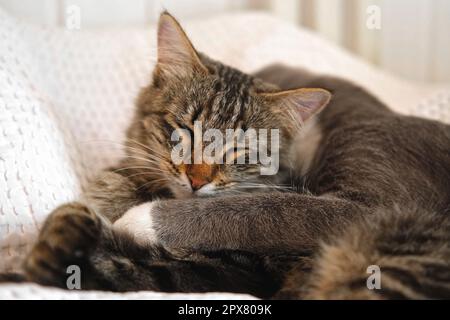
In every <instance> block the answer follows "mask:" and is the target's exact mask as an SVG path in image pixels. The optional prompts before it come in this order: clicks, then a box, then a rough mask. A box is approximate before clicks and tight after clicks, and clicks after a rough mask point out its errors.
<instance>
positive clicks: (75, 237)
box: [24, 202, 102, 288]
mask: <svg viewBox="0 0 450 320" xmlns="http://www.w3.org/2000/svg"><path fill="white" fill-rule="evenodd" d="M101 233H102V222H101V219H100V218H99V217H98V216H97V215H96V214H95V213H94V212H93V211H92V210H90V209H89V208H88V207H86V206H84V205H82V204H80V203H76V202H74V203H69V204H65V205H62V206H60V207H58V208H56V209H55V210H54V211H53V212H52V213H51V214H50V216H49V217H48V218H47V220H46V221H45V223H44V225H43V227H42V229H41V232H40V234H39V237H38V240H37V242H36V244H35V245H34V247H33V249H32V250H31V252H30V254H29V255H28V256H27V258H26V259H25V263H24V271H25V275H26V277H27V279H28V280H29V281H32V282H36V283H39V284H43V285H50V286H57V287H62V288H66V281H67V278H68V271H67V270H68V267H69V266H77V267H79V268H80V270H82V272H83V274H84V276H83V280H84V282H86V281H89V277H88V274H87V272H88V270H89V255H90V253H91V252H92V251H93V250H94V248H95V247H96V245H97V244H98V242H99V240H100V237H101Z"/></svg>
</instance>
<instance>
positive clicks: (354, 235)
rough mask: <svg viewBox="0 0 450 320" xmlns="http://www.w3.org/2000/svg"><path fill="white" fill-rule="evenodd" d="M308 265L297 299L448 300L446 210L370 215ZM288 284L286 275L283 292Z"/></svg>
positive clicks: (449, 258)
mask: <svg viewBox="0 0 450 320" xmlns="http://www.w3.org/2000/svg"><path fill="white" fill-rule="evenodd" d="M313 265H314V267H313V271H312V274H311V276H310V277H308V278H307V280H306V285H304V286H303V287H300V288H299V287H297V290H298V291H297V292H298V295H299V296H298V298H299V297H301V298H307V299H450V215H449V213H448V212H447V213H446V212H440V213H431V212H426V211H424V210H419V209H413V210H401V209H399V208H393V209H390V210H384V211H383V212H379V213H376V214H373V215H370V216H368V217H366V218H365V219H364V220H362V221H359V222H358V223H355V224H353V225H351V226H350V227H349V229H347V230H346V231H345V232H344V233H343V235H341V236H339V237H337V238H336V239H335V240H334V241H329V242H328V243H327V244H324V245H323V247H322V251H321V253H320V255H319V256H318V258H317V260H316V261H315V262H314V264H313ZM297 284H298V283H297ZM289 286H290V288H289ZM292 286H293V283H292V281H291V283H289V279H288V281H287V287H286V289H285V293H286V292H289V290H290V293H291V294H292V292H295V290H293V287H292ZM300 295H301V296H300Z"/></svg>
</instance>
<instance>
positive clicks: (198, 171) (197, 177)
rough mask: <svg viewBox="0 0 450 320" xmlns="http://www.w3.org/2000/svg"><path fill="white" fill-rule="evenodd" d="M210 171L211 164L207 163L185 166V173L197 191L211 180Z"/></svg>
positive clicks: (193, 188)
mask: <svg viewBox="0 0 450 320" xmlns="http://www.w3.org/2000/svg"><path fill="white" fill-rule="evenodd" d="M211 173H212V169H211V166H209V165H207V164H191V165H188V166H187V168H186V175H187V177H188V178H189V181H190V183H191V186H192V190H194V191H197V190H198V189H200V188H201V187H203V186H204V185H205V184H208V183H209V182H210V181H211Z"/></svg>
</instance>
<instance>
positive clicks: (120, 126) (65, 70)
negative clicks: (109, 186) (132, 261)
mask: <svg viewBox="0 0 450 320" xmlns="http://www.w3.org/2000/svg"><path fill="white" fill-rule="evenodd" d="M182 22H183V21H182ZM184 25H185V27H186V30H187V33H188V34H189V35H190V36H191V38H192V40H193V43H194V45H195V46H196V47H197V48H198V49H199V50H200V51H203V52H205V53H207V54H208V55H210V56H211V57H213V58H215V59H218V60H221V61H223V62H226V63H228V64H230V65H233V66H235V67H238V68H241V69H243V70H244V71H254V70H257V69H258V68H261V67H263V66H265V65H267V64H269V63H273V62H283V63H285V64H288V65H292V66H300V67H306V68H310V69H312V70H314V71H317V72H324V73H329V74H335V75H339V76H343V77H347V78H349V79H352V80H354V81H357V82H358V83H361V84H362V85H364V86H366V87H367V88H369V89H370V90H372V91H373V92H374V93H375V94H377V95H378V96H379V97H380V98H381V99H382V100H384V101H385V102H387V103H388V104H389V105H390V106H391V107H392V108H394V109H396V110H398V111H400V112H404V113H410V114H411V113H413V114H417V115H421V116H425V117H430V118H434V119H441V120H444V121H449V122H450V89H449V88H450V86H427V85H419V84H413V83H409V82H406V81H402V80H399V79H396V78H395V77H393V76H390V75H387V74H385V73H383V72H381V71H379V70H376V69H375V68H373V67H371V66H369V65H367V64H365V63H364V62H362V61H360V60H359V59H357V58H356V57H353V56H351V55H349V54H348V53H346V52H344V51H343V50H341V49H339V48H337V47H335V46H333V45H332V44H330V43H328V42H326V41H324V40H322V39H321V38H319V37H317V35H315V34H313V33H310V32H308V31H306V30H301V29H298V28H297V27H294V26H291V25H289V24H286V23H284V22H281V21H278V20H276V19H274V18H271V17H269V16H266V15H263V14H259V13H245V14H231V15H230V14H229V15H224V16H219V17H215V18H210V19H208V20H202V21H197V22H196V21H193V22H186V23H185V24H184ZM155 42H156V40H155V28H154V27H151V28H148V29H145V30H144V29H130V30H114V29H109V30H101V31H68V30H63V29H49V28H41V27H38V26H32V25H27V24H25V23H23V22H21V21H18V20H17V19H15V18H13V17H11V16H9V15H8V14H7V13H5V12H4V11H2V10H1V8H0V272H2V271H14V270H17V268H18V267H19V265H20V263H21V258H22V257H23V255H24V254H25V253H26V252H27V250H29V248H30V245H31V244H32V243H33V240H34V239H35V237H36V234H37V232H38V230H39V227H40V225H41V223H42V222H43V221H44V219H45V217H46V216H47V215H48V213H49V212H51V211H52V209H53V208H55V207H56V206H57V205H59V204H61V203H64V202H67V201H70V200H74V199H76V198H77V197H78V195H79V194H80V192H81V190H82V189H83V187H84V186H85V181H86V178H87V177H89V176H91V175H92V174H95V173H96V172H98V171H99V170H101V169H102V168H104V167H106V166H109V165H111V164H113V163H114V162H115V161H116V160H117V159H118V158H119V157H120V156H121V148H120V142H121V141H123V138H124V132H125V129H126V127H127V125H128V123H129V121H130V119H131V115H132V112H133V100H134V98H135V96H136V94H137V92H138V90H139V89H140V88H141V87H142V86H143V85H145V84H146V83H147V82H148V81H149V79H150V76H151V69H152V67H153V65H154V61H155ZM40 297H42V298H67V299H78V298H81V299H82V298H87V299H89V298H113V299H126V298H143V299H153V298H173V297H176V298H202V297H206V298H217V297H220V298H224V299H228V298H230V297H236V298H239V297H240V296H238V295H219V296H218V295H215V294H209V295H206V296H205V295H175V296H172V295H166V294H159V293H149V292H142V293H133V294H113V293H98V292H91V293H87V292H67V291H61V290H56V289H47V288H42V287H39V286H36V285H0V298H40Z"/></svg>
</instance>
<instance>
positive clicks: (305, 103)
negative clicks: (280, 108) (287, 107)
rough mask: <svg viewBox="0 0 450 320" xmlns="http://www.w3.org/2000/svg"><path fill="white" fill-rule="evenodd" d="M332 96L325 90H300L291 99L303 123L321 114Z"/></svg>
mask: <svg viewBox="0 0 450 320" xmlns="http://www.w3.org/2000/svg"><path fill="white" fill-rule="evenodd" d="M330 99H331V94H330V93H329V92H328V91H326V90H323V89H300V90H298V92H296V93H295V94H292V95H291V97H289V100H290V101H289V102H290V104H291V105H293V106H294V107H295V109H296V110H297V112H298V114H299V115H300V118H301V119H302V121H306V120H308V119H309V118H310V117H311V116H313V115H314V114H316V113H318V112H320V111H321V110H322V109H323V108H324V107H325V106H326V105H327V103H328V102H329V101H330Z"/></svg>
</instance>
